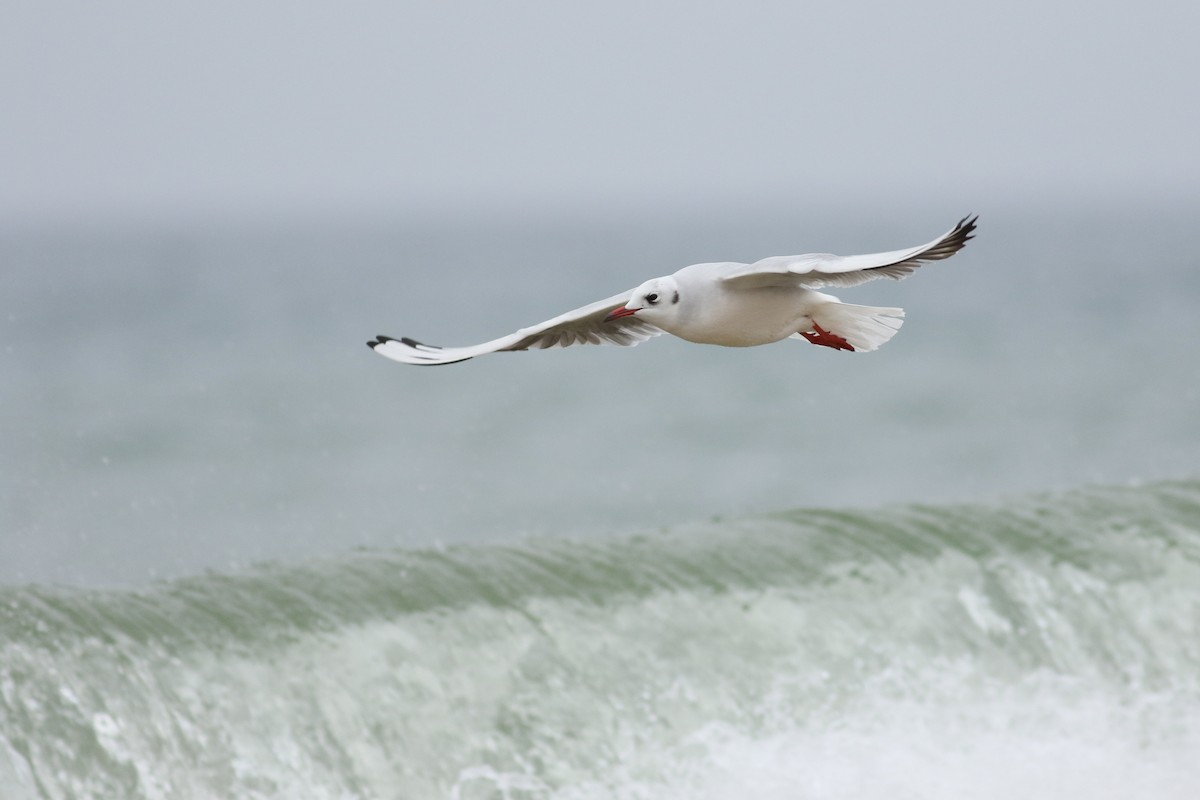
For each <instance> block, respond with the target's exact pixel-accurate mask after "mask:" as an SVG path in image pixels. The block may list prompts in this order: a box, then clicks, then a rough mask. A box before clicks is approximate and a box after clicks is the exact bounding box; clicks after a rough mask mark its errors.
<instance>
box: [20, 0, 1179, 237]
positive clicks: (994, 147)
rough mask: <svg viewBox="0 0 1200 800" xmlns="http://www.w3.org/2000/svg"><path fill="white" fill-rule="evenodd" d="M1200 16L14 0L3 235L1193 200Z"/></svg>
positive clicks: (834, 5) (1079, 5)
mask: <svg viewBox="0 0 1200 800" xmlns="http://www.w3.org/2000/svg"><path fill="white" fill-rule="evenodd" d="M1197 31H1200V5H1197V4H1195V3H1191V2H1186V0H1179V1H1178V2H1155V1H1154V0H1150V2H1141V3H1136V4H1135V3H1129V2H1112V1H1111V0H1100V2H1061V1H1060V2H1055V1H1054V0H1051V2H1028V1H1027V0H1013V1H1011V2H1005V3H978V4H971V3H966V4H964V3H961V2H949V1H948V0H916V2H911V3H892V2H865V3H862V2H795V1H793V2H744V1H743V2H720V1H717V0H693V2H674V1H671V2H629V1H627V0H605V2H603V3H587V4H581V3H566V2H503V3H498V2H479V1H478V0H453V1H449V2H447V1H446V0H442V1H441V2H413V1H412V0H387V1H386V2H357V3H328V2H312V1H311V0H293V1H292V2H277V1H275V0H264V1H263V2H253V3H246V2H241V1H240V0H239V1H238V2H232V1H231V0H206V2H204V3H192V4H177V3H161V2H157V1H153V2H130V1H129V0H116V2H112V3H91V2H61V1H60V0H8V2H5V3H4V4H3V6H2V7H0V109H3V111H2V114H0V225H3V224H5V223H9V224H25V223H29V222H35V223H45V224H57V223H59V222H62V221H84V222H87V221H104V220H159V219H173V218H187V217H191V216H200V217H205V216H207V217H218V218H241V217H255V216H267V217H271V216H288V215H302V216H303V215H316V216H336V215H340V214H344V215H354V214H363V213H380V214H385V215H386V214H394V213H408V212H413V211H430V210H434V211H438V210H441V211H446V212H448V213H454V212H455V211H456V210H460V209H467V208H474V209H489V208H492V209H512V208H522V209H528V210H529V211H530V213H537V211H538V210H539V209H557V208H563V207H579V208H588V207H614V208H615V207H642V208H650V207H655V208H664V207H665V208H670V207H673V206H680V207H683V206H687V205H689V204H703V205H706V206H715V207H721V206H731V207H733V206H736V207H745V206H747V205H754V204H763V203H771V202H774V201H776V200H786V201H792V202H804V203H808V204H816V205H820V204H826V203H834V204H841V205H851V206H853V205H855V204H856V203H860V202H861V203H864V204H870V205H871V206H873V207H875V206H881V205H882V206H886V205H888V204H892V203H906V202H912V201H913V200H914V199H915V198H929V197H938V198H944V199H946V200H947V201H953V203H954V205H955V207H963V208H968V209H971V208H978V207H979V204H980V198H981V197H982V198H992V197H1003V198H1005V199H1006V200H1007V201H1011V202H1022V201H1023V200H1025V199H1028V198H1034V197H1036V198H1039V199H1045V198H1055V199H1065V200H1070V199H1072V198H1096V197H1101V198H1106V197H1111V198H1115V199H1120V198H1129V197H1133V198H1148V199H1158V200H1160V201H1162V202H1172V201H1174V200H1177V199H1180V198H1183V199H1186V198H1194V197H1195V196H1196V195H1197V194H1200V192H1198V191H1197V187H1200V147H1198V146H1197V142H1200V101H1198V98H1197V91H1196V79H1197V76H1200V47H1197V37H1198V35H1200V34H1197Z"/></svg>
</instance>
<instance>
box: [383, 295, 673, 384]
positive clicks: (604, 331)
mask: <svg viewBox="0 0 1200 800" xmlns="http://www.w3.org/2000/svg"><path fill="white" fill-rule="evenodd" d="M631 294H632V292H623V293H622V294H618V295H614V296H612V297H610V298H608V299H607V300H600V301H598V302H595V303H592V304H591V305H586V306H583V307H582V308H577V309H575V310H574V311H568V312H567V313H565V314H560V315H559V316H557V317H555V318H554V319H549V320H546V321H545V322H542V323H540V324H538V325H531V326H529V327H528V328H522V329H521V330H519V331H517V332H516V333H512V334H509V335H508V336H502V337H501V338H499V339H493V340H492V341H490V342H484V343H483V344H477V345H473V346H470V347H436V346H434V345H429V344H422V343H421V342H418V341H414V340H413V339H409V338H407V337H405V338H401V339H393V338H392V337H390V336H380V337H378V338H376V339H374V340H372V341H370V342H367V346H368V347H370V348H371V349H372V350H374V351H375V352H376V353H379V355H381V356H386V357H387V358H390V359H392V360H393V361H399V362H400V363H401V364H421V365H425V366H436V365H439V364H453V363H455V362H456V361H466V360H467V359H468V358H474V357H475V356H481V355H484V354H485V353H498V352H501V351H504V350H529V349H540V350H545V349H548V348H551V347H570V346H571V345H573V344H616V345H622V346H626V347H628V346H631V345H635V344H638V343H639V342H644V341H646V340H647V339H649V338H651V337H653V336H658V335H659V334H660V333H662V331H661V330H660V329H659V328H656V327H654V326H653V325H650V324H648V323H646V322H643V321H642V320H640V319H638V318H637V317H635V316H632V315H631V316H628V317H619V318H617V319H614V320H612V321H611V322H605V321H604V318H605V317H606V316H608V313H609V312H610V311H612V310H613V309H617V308H620V307H621V306H623V305H625V304H626V303H627V302H629V296H630V295H631Z"/></svg>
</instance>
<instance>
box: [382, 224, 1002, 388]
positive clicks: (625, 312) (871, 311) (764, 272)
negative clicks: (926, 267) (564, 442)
mask: <svg viewBox="0 0 1200 800" xmlns="http://www.w3.org/2000/svg"><path fill="white" fill-rule="evenodd" d="M977 219H978V217H977V216H972V217H964V218H963V219H962V220H960V221H959V223H958V224H957V225H955V226H954V229H953V230H950V231H948V232H946V233H945V234H943V235H941V236H939V237H938V238H936V239H934V240H933V241H932V242H929V243H928V244H923V245H920V246H919V247H912V248H909V249H907V250H893V251H891V252H887V253H871V254H868V255H860V256H835V255H833V254H832V253H808V254H805V255H798V256H772V257H770V258H764V259H762V260H761V261H756V262H754V263H753V264H738V263H733V262H721V263H713V264H693V265H691V266H690V267H684V268H683V269H681V270H679V271H678V272H676V273H674V274H672V275H667V276H664V277H661V278H653V279H651V280H648V281H646V282H645V283H643V284H642V285H641V286H639V287H637V288H636V289H633V290H632V291H627V292H622V293H621V294H618V295H613V296H612V297H609V298H608V299H606V300H600V301H598V302H595V303H592V304H590V305H586V306H583V307H582V308H577V309H575V310H574V311H568V312H567V313H565V314H560V315H559V316H557V317H555V318H554V319H550V320H546V321H545V322H542V323H539V324H537V325H531V326H529V327H528V328H522V329H521V330H519V331H517V332H516V333H512V334H509V335H508V336H502V337H501V338H499V339H493V340H492V341H490V342H484V343H483V344H477V345H472V346H468V347H436V346H434V345H428V344H422V343H421V342H418V341H416V340H414V339H409V338H407V337H404V338H400V339H393V338H392V337H390V336H379V337H377V338H375V339H372V340H371V341H369V342H367V346H368V347H370V348H371V349H372V350H374V351H375V352H376V353H379V354H380V355H381V356H386V357H387V358H390V359H392V360H393V361H399V362H400V363H402V364H419V365H424V366H434V365H439V364H454V363H456V362H458V361H466V360H467V359H469V358H474V357H475V356H481V355H485V354H487V353H497V352H502V351H506V350H530V349H548V348H551V347H570V346H571V345H575V344H616V345H622V346H631V345H635V344H638V343H640V342H644V341H645V340H647V339H649V338H651V337H654V336H658V335H659V334H661V333H670V334H673V335H674V336H678V337H679V338H680V339H686V340H687V341H689V342H696V343H697V344H716V345H722V346H724V347H753V346H755V345H760V344H769V343H771V342H778V341H780V340H782V339H789V338H790V339H806V340H808V341H809V342H812V343H813V344H816V345H821V346H823V347H831V348H833V349H835V350H847V351H850V352H861V353H866V352H870V351H872V350H875V349H876V348H878V347H879V346H880V345H882V344H883V343H884V342H886V341H888V340H889V339H891V338H892V337H893V336H895V335H896V331H898V330H899V329H900V326H901V324H903V321H904V320H903V317H904V309H901V308H879V307H874V306H856V305H851V304H849V303H843V302H842V301H841V300H839V299H837V298H836V297H834V296H833V295H829V294H823V293H822V292H818V291H816V290H817V289H818V288H821V287H827V286H833V287H845V286H857V285H858V284H860V283H866V282H867V281H870V280H875V279H876V278H891V279H892V280H900V279H902V278H907V277H908V276H909V275H911V274H912V273H913V272H915V271H916V270H917V268H918V267H920V266H922V265H923V264H924V263H925V262H927V261H939V260H941V259H943V258H949V257H950V256H952V255H954V254H955V253H957V252H958V251H959V250H961V249H962V248H963V246H964V245H965V244H966V243H967V241H968V240H970V239H971V238H973V237H972V235H971V234H972V232H973V231H974V230H975V221H976V220H977Z"/></svg>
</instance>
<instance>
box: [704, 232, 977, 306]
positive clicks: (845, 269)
mask: <svg viewBox="0 0 1200 800" xmlns="http://www.w3.org/2000/svg"><path fill="white" fill-rule="evenodd" d="M977 219H978V216H973V217H963V219H962V220H960V221H959V223H958V224H957V225H955V226H954V230H951V231H948V232H946V233H944V234H942V235H941V236H939V237H938V238H936V239H934V240H933V241H932V242H930V243H928V244H923V245H921V246H920V247H913V248H909V249H908V250H893V251H891V252H889V253H869V254H867V255H861V256H835V255H833V254H832V253H808V254H806V255H802V256H773V257H771V258H764V259H763V260H762V261H756V262H755V263H753V264H739V265H737V266H736V267H735V268H733V269H731V270H730V271H729V272H727V273H725V274H724V275H722V276H721V280H722V281H724V282H725V283H726V284H727V285H729V286H730V287H735V288H739V289H754V288H760V287H764V286H804V287H806V288H812V289H815V288H818V287H821V286H857V285H858V284H860V283H866V282H867V281H871V280H875V279H876V278H891V279H892V280H897V281H898V280H900V279H901V278H907V277H908V276H909V275H911V274H913V272H915V271H916V269H917V267H920V266H921V265H922V264H924V263H925V262H926V261H938V260H941V259H943V258H949V257H950V256H952V255H954V254H955V253H957V252H958V251H959V250H961V249H962V248H963V246H964V245H966V243H967V242H968V241H969V240H970V239H972V238H974V237H972V235H971V233H972V232H973V231H974V230H975V221H976V220H977Z"/></svg>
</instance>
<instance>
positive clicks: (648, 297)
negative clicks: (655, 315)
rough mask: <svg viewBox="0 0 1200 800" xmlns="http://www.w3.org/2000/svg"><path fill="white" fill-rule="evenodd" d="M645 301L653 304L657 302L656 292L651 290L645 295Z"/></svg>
mask: <svg viewBox="0 0 1200 800" xmlns="http://www.w3.org/2000/svg"><path fill="white" fill-rule="evenodd" d="M646 302H647V303H649V304H650V305H654V304H655V303H657V302H658V292H651V293H650V294H648V295H646Z"/></svg>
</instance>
